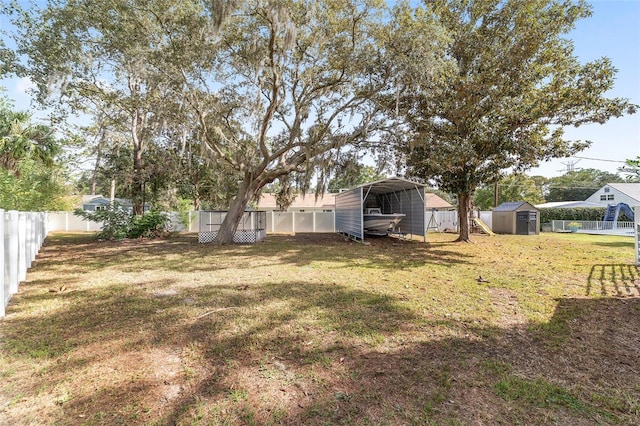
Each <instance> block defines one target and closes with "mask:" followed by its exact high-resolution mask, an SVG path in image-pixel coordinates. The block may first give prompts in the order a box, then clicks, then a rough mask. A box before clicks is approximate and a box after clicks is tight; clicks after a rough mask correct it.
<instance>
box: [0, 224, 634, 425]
mask: <svg viewBox="0 0 640 426" xmlns="http://www.w3.org/2000/svg"><path fill="white" fill-rule="evenodd" d="M454 238H455V236H452V235H446V234H442V235H441V234H432V235H430V236H429V242H428V243H426V244H425V243H421V242H414V241H399V240H396V239H387V238H381V239H373V240H371V244H369V245H363V244H358V243H353V242H350V241H346V240H345V239H343V238H342V237H340V236H338V235H311V234H307V235H305V234H298V235H270V236H269V237H268V238H267V240H266V241H264V242H262V243H259V244H256V245H252V246H233V247H215V246H210V245H200V244H198V243H197V238H196V237H195V236H193V235H188V236H180V237H176V238H172V239H168V240H158V241H124V242H117V243H111V242H95V241H93V240H92V239H91V237H90V236H88V235H82V234H75V235H74V234H55V235H52V236H50V237H49V238H48V239H47V242H46V244H45V245H44V247H43V250H42V251H41V253H40V254H39V256H38V259H37V262H36V263H35V266H34V267H33V268H32V270H31V271H30V272H29V274H28V277H27V278H28V280H27V282H26V283H23V284H22V286H21V288H20V292H19V293H18V294H16V295H15V296H14V298H13V300H12V301H11V303H10V304H9V307H8V311H7V316H6V318H5V319H4V320H2V321H1V322H0V337H1V342H2V343H1V344H0V383H1V384H2V385H1V386H0V423H3V424H15V425H28V424H71V425H73V424H88V425H114V424H127V425H131V424H158V425H169V424H212V425H218V424H228V425H236V424H238V425H239V424H247V425H251V424H256V425H267V424H273V425H279V424H290V425H300V424H306V425H319V424H353V425H365V424H375V425H384V424H388V425H398V424H401V425H404V424H407V425H413V424H416V425H423V424H438V425H440V424H452V425H456V424H460V425H467V424H492V425H493V424H509V425H511V424H571V425H581V424H583V425H591V424H636V425H638V424H640V420H638V419H640V357H639V356H638V354H639V353H640V297H639V296H640V272H639V271H638V270H637V269H636V267H635V266H633V265H632V259H633V240H632V239H630V238H624V237H606V236H585V235H576V234H571V235H555V234H543V235H540V236H530V237H521V236H497V237H484V236H478V237H477V238H476V239H475V244H454V243H452V242H451V240H453V239H454ZM480 275H481V276H482V278H483V280H481V281H479V280H478V277H479V276H480Z"/></svg>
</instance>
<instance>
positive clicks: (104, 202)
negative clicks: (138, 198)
mask: <svg viewBox="0 0 640 426" xmlns="http://www.w3.org/2000/svg"><path fill="white" fill-rule="evenodd" d="M113 201H114V203H115V204H116V205H119V206H120V207H121V208H122V209H124V210H127V211H129V212H132V211H133V203H132V202H131V200H128V199H125V198H115V199H114V200H113ZM110 203H111V200H110V199H109V198H107V197H103V196H102V195H83V196H82V210H86V211H90V212H97V211H101V210H109V204H110ZM150 209H151V205H150V204H149V203H145V205H144V211H149V210H150Z"/></svg>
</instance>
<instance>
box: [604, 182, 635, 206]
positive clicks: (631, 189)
mask: <svg viewBox="0 0 640 426" xmlns="http://www.w3.org/2000/svg"><path fill="white" fill-rule="evenodd" d="M605 186H610V187H611V188H614V189H616V190H618V191H620V192H622V193H623V194H624V195H626V196H628V197H631V198H633V199H634V200H638V202H640V183H608V184H607V185H605Z"/></svg>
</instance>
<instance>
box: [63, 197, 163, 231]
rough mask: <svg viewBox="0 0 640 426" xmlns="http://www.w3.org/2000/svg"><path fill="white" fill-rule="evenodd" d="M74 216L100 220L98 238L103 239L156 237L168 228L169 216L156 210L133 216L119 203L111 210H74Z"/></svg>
mask: <svg viewBox="0 0 640 426" xmlns="http://www.w3.org/2000/svg"><path fill="white" fill-rule="evenodd" d="M74 214H75V215H76V216H80V217H82V218H84V219H85V220H90V221H93V222H102V228H101V231H100V232H99V233H98V238H99V239H103V240H121V239H123V238H157V237H160V236H162V234H163V233H164V232H166V231H167V230H168V226H169V216H168V215H167V214H166V213H162V212H159V211H156V210H152V211H150V212H147V213H145V214H144V215H142V216H133V215H132V214H131V213H129V212H128V211H126V210H125V209H123V208H122V206H120V205H115V206H114V209H113V210H100V211H96V212H88V211H84V210H81V209H76V210H75V211H74Z"/></svg>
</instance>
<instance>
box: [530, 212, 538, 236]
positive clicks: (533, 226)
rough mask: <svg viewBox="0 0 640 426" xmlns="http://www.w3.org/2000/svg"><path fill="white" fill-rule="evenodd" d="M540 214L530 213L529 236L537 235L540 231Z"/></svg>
mask: <svg viewBox="0 0 640 426" xmlns="http://www.w3.org/2000/svg"><path fill="white" fill-rule="evenodd" d="M537 227H538V212H529V235H536V234H537V233H538V230H537V229H536V228H537Z"/></svg>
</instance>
